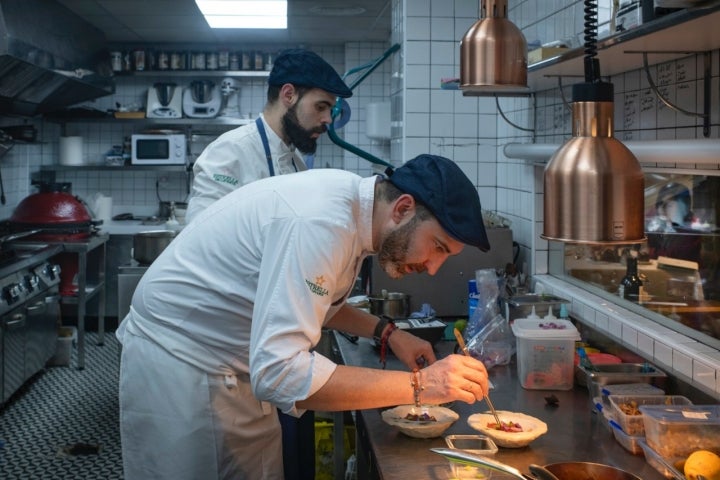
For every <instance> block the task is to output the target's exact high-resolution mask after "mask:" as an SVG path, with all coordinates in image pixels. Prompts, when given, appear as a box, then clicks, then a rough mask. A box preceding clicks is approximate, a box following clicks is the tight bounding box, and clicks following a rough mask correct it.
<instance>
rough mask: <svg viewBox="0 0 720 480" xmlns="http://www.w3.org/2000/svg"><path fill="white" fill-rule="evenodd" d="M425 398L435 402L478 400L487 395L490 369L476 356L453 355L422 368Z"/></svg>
mask: <svg viewBox="0 0 720 480" xmlns="http://www.w3.org/2000/svg"><path fill="white" fill-rule="evenodd" d="M420 384H421V385H422V387H423V391H422V395H421V396H422V402H423V403H431V404H440V403H447V402H451V401H455V400H460V401H463V402H465V403H474V402H476V401H480V400H482V399H483V398H485V395H486V394H487V392H488V390H489V388H488V372H487V369H486V368H485V365H484V364H483V363H482V362H481V361H480V360H477V359H476V358H473V357H469V356H466V355H449V356H447V357H445V358H443V359H442V360H439V361H437V362H435V363H434V364H432V365H430V366H429V367H427V368H424V369H422V370H420Z"/></svg>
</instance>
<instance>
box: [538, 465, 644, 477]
mask: <svg viewBox="0 0 720 480" xmlns="http://www.w3.org/2000/svg"><path fill="white" fill-rule="evenodd" d="M545 468H546V469H547V470H549V471H550V472H551V473H552V474H553V475H555V476H556V477H557V478H558V480H642V479H641V478H640V477H638V476H636V475H633V474H632V473H629V472H626V471H625V470H620V469H619V468H616V467H611V466H610V465H603V464H602V463H591V462H559V463H551V464H549V465H545Z"/></svg>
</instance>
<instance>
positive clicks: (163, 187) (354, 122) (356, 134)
mask: <svg viewBox="0 0 720 480" xmlns="http://www.w3.org/2000/svg"><path fill="white" fill-rule="evenodd" d="M284 47H285V46H282V47H278V48H284ZM387 47H388V45H386V44H384V43H377V42H375V43H369V44H365V43H363V44H359V43H350V44H347V45H345V46H322V45H317V46H308V48H310V49H312V50H314V51H315V52H317V53H318V54H319V55H321V56H322V57H323V58H325V59H326V60H327V61H328V62H329V63H330V64H331V65H333V66H334V67H335V69H336V70H337V71H338V73H340V74H341V75H344V74H345V73H346V72H347V71H349V70H350V69H351V68H355V67H359V66H362V65H365V64H366V63H368V62H370V61H372V60H374V59H376V58H377V57H379V56H380V55H381V54H382V53H383V52H384V51H385V50H386V49H387ZM268 49H269V47H268ZM389 71H390V64H389V61H386V62H384V63H383V64H381V65H380V66H379V67H378V68H377V69H375V70H374V71H373V73H371V74H370V75H368V76H367V77H366V78H365V79H364V80H363V81H362V82H360V83H359V84H358V85H357V86H356V88H355V89H354V90H353V93H354V95H353V97H352V98H350V99H349V103H350V106H351V111H352V114H351V121H350V123H348V124H347V125H346V126H345V127H344V128H343V129H341V130H338V132H337V133H338V135H339V136H340V137H341V138H342V137H344V138H345V139H346V141H348V142H349V143H350V144H352V145H355V146H357V147H359V148H361V149H362V150H364V151H368V152H370V153H371V154H373V155H375V156H376V157H379V158H381V159H385V160H388V159H389V151H390V147H389V142H378V141H372V140H370V139H368V138H367V136H366V135H365V107H366V105H367V104H368V103H370V102H375V101H382V100H389V94H388V92H389V78H388V76H389ZM354 79H356V77H355V76H349V77H348V83H351V82H352V81H353V80H354ZM192 80H194V78H193V77H163V76H161V75H160V76H158V77H147V76H145V77H120V78H118V79H117V88H116V92H115V94H113V95H111V96H108V97H103V98H99V99H96V100H94V101H92V102H87V103H86V104H84V105H83V106H84V107H89V108H93V109H97V110H99V111H106V110H108V109H115V108H116V105H117V104H118V103H119V104H120V105H122V106H125V107H129V108H130V109H133V108H142V107H143V106H144V105H145V100H146V97H147V89H148V87H149V86H150V85H152V83H153V82H157V81H172V82H175V83H177V84H178V85H179V86H180V87H187V86H188V85H189V83H190V82H191V81H192ZM213 80H214V81H216V82H219V81H220V80H221V79H220V78H219V77H213ZM266 91H267V85H266V79H264V78H244V79H242V81H241V83H240V90H239V92H238V95H237V96H236V98H237V102H238V105H239V107H238V108H239V110H240V112H241V113H248V114H249V115H250V116H251V117H255V116H257V114H258V113H259V112H260V111H261V110H262V108H263V106H264V105H265V101H266ZM21 122H22V121H21ZM15 123H17V122H14V121H13V120H12V119H3V120H2V124H5V125H11V124H15ZM32 123H33V125H35V126H36V127H37V128H38V129H39V135H38V139H39V143H37V144H33V145H21V144H19V145H16V146H15V147H14V148H13V149H12V150H11V151H10V152H9V153H8V154H7V155H6V156H5V157H3V158H2V160H0V174H2V180H3V187H4V191H5V198H6V201H5V204H4V205H2V204H0V218H8V217H9V216H10V215H11V214H12V212H13V210H14V208H15V206H16V205H17V204H18V203H19V202H20V201H21V200H22V199H23V198H25V197H26V196H28V195H29V194H31V193H33V192H34V189H32V188H31V185H30V180H29V179H30V174H31V172H35V171H37V170H39V168H40V166H41V165H54V164H57V163H58V139H59V137H60V136H61V135H80V136H82V137H83V140H84V160H85V162H86V163H88V164H101V163H102V162H103V159H104V155H105V153H106V152H107V151H108V150H110V148H111V147H112V146H113V145H121V144H122V143H123V138H125V137H127V136H129V135H131V134H132V133H138V132H140V131H142V129H144V128H153V125H145V124H140V123H134V122H96V121H85V122H77V123H67V124H65V125H63V126H61V125H59V124H57V123H52V122H48V121H42V120H40V119H33V120H32ZM155 128H157V126H155ZM228 128H234V127H218V126H212V125H209V124H203V121H202V120H200V121H198V123H197V124H196V125H193V126H192V129H191V131H192V132H193V133H195V134H199V135H198V137H197V138H196V139H195V140H194V141H193V143H192V144H191V153H193V154H195V155H197V154H199V153H200V152H201V151H202V149H203V147H204V146H205V145H207V143H209V142H210V141H211V140H212V139H213V138H215V137H216V136H217V135H219V134H220V133H222V132H223V131H225V130H227V129H228ZM315 157H316V158H315V166H316V167H321V168H324V167H326V166H331V167H337V168H344V169H347V170H351V171H356V172H357V173H360V174H363V175H369V174H370V173H371V164H370V163H369V162H367V161H366V160H363V159H360V158H359V157H358V156H357V155H354V154H351V153H350V152H347V151H346V150H343V149H341V148H340V147H338V146H337V145H335V144H333V143H332V142H331V141H330V139H329V138H328V136H327V135H324V136H323V137H321V139H320V141H319V146H318V151H317V153H316V156H315ZM57 181H59V182H69V183H71V184H72V193H73V194H75V195H78V196H80V197H81V198H89V197H91V196H92V195H93V194H95V193H96V192H99V193H102V194H103V195H106V196H110V197H112V198H113V214H117V213H123V212H132V213H135V214H138V215H150V214H153V213H157V208H158V201H159V200H164V201H171V200H173V201H185V199H186V196H187V192H188V177H187V176H186V174H184V173H182V172H160V173H157V172H152V171H129V170H126V169H122V168H121V167H120V168H118V169H117V170H112V171H107V170H82V171H78V172H72V171H61V172H58V173H57Z"/></svg>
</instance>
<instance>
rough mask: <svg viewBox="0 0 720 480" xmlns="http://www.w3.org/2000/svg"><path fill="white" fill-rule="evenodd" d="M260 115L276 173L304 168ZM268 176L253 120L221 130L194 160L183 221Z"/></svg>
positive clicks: (291, 148)
mask: <svg viewBox="0 0 720 480" xmlns="http://www.w3.org/2000/svg"><path fill="white" fill-rule="evenodd" d="M260 118H262V121H263V125H264V127H265V133H266V135H267V139H268V146H269V147H270V156H271V157H272V161H273V169H274V170H275V175H284V174H286V173H295V172H298V171H303V170H307V166H306V165H305V162H304V161H303V159H302V158H301V156H300V155H299V154H298V153H297V151H296V149H295V148H294V147H288V146H287V145H285V142H283V141H282V139H281V138H280V137H278V136H277V134H276V133H275V132H274V131H273V129H272V128H270V126H269V125H268V124H267V122H265V117H264V116H263V115H262V114H261V115H260ZM269 176H270V169H269V168H268V164H267V158H266V156H265V149H264V148H263V144H262V139H261V138H260V133H259V132H258V128H257V125H256V124H255V122H254V121H253V122H251V123H249V124H247V125H243V126H242V127H238V128H236V129H234V130H230V131H228V132H225V133H223V134H222V135H220V136H219V137H218V138H217V139H215V140H214V141H213V142H212V143H210V144H209V145H208V146H207V147H206V148H205V150H203V152H202V153H201V154H200V156H199V157H198V159H197V160H196V161H195V165H194V166H193V177H194V178H193V184H192V190H191V192H190V200H189V202H188V209H187V214H186V221H187V222H190V221H191V220H192V219H193V218H195V216H197V214H198V213H199V212H201V211H202V210H204V209H205V208H207V206H208V205H210V204H211V203H213V202H214V201H215V200H217V199H218V198H220V197H223V196H225V195H227V194H228V193H230V192H232V191H233V190H235V189H237V188H240V187H242V186H243V185H246V184H248V183H250V182H254V181H255V180H259V179H261V178H266V177H269Z"/></svg>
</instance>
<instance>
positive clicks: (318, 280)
mask: <svg viewBox="0 0 720 480" xmlns="http://www.w3.org/2000/svg"><path fill="white" fill-rule="evenodd" d="M305 283H307V286H308V287H310V291H311V292H312V293H314V294H315V295H319V296H321V297H324V296H325V295H327V294H328V293H329V292H328V290H327V288H323V283H325V278H324V277H323V276H322V275H320V276H319V277H315V281H314V282H311V281H310V280H308V279H307V278H306V279H305Z"/></svg>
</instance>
